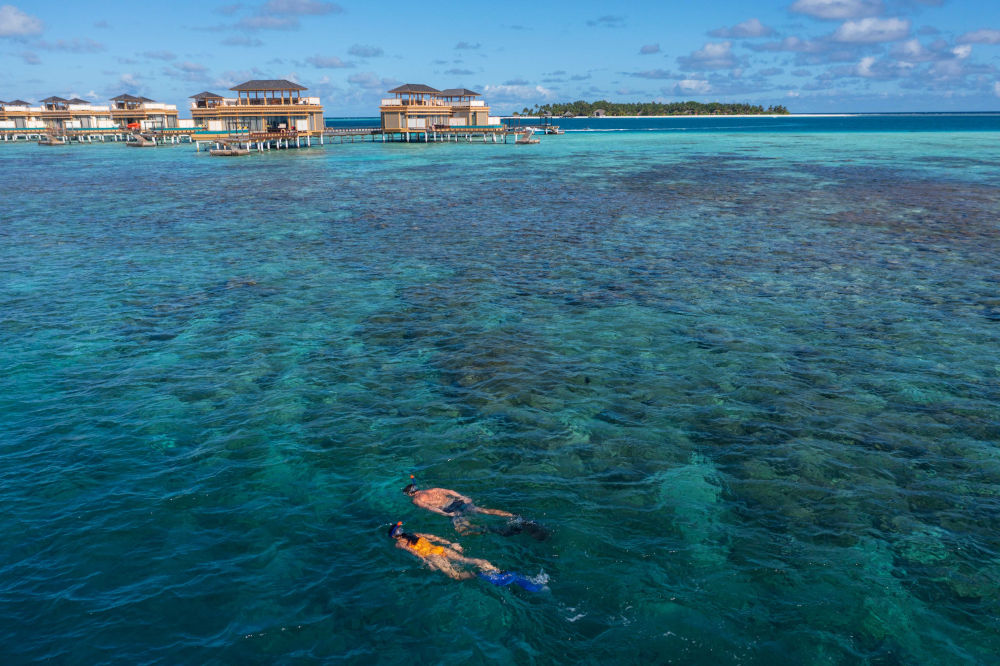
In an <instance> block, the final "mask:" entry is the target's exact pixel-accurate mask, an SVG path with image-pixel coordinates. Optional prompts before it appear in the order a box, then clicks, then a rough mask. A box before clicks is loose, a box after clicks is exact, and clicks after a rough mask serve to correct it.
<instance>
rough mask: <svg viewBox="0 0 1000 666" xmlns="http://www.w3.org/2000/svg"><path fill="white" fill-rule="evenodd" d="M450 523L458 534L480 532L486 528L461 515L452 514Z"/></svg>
mask: <svg viewBox="0 0 1000 666" xmlns="http://www.w3.org/2000/svg"><path fill="white" fill-rule="evenodd" d="M451 524H452V526H453V527H454V528H455V531H456V532H458V533H459V534H482V533H483V532H485V531H486V530H484V529H483V528H481V527H478V526H476V525H473V524H472V523H470V522H469V520H468V518H465V517H463V516H452V519H451Z"/></svg>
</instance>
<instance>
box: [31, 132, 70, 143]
mask: <svg viewBox="0 0 1000 666" xmlns="http://www.w3.org/2000/svg"><path fill="white" fill-rule="evenodd" d="M66 143H67V141H66V137H65V136H63V135H59V134H48V135H46V136H44V137H42V138H41V139H39V140H38V145H39V146H65V145H66Z"/></svg>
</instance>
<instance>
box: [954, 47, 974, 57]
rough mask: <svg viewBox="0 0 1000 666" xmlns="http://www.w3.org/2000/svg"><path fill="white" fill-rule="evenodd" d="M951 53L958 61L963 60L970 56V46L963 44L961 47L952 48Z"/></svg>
mask: <svg viewBox="0 0 1000 666" xmlns="http://www.w3.org/2000/svg"><path fill="white" fill-rule="evenodd" d="M951 52H952V53H953V54H954V56H955V57H956V58H958V59H959V60H965V59H966V58H968V57H969V56H970V55H972V45H971V44H963V45H962V46H956V47H955V48H953V49H952V50H951Z"/></svg>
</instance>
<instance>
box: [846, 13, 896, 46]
mask: <svg viewBox="0 0 1000 666" xmlns="http://www.w3.org/2000/svg"><path fill="white" fill-rule="evenodd" d="M909 34H910V21H909V19H900V18H888V19H879V18H863V19H859V20H857V21H847V22H845V23H844V24H843V25H841V26H840V27H839V28H837V31H836V32H834V33H833V39H834V41H837V42H848V43H851V44H877V43H879V42H895V41H897V40H900V39H904V38H905V37H906V36H907V35H909Z"/></svg>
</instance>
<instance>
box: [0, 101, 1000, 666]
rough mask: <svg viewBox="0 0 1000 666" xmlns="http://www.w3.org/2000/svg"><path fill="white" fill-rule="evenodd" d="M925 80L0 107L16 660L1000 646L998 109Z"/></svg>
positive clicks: (547, 655)
mask: <svg viewBox="0 0 1000 666" xmlns="http://www.w3.org/2000/svg"><path fill="white" fill-rule="evenodd" d="M918 118H919V120H918V121H912V122H920V123H929V124H925V125H924V126H923V128H922V129H921V128H916V129H918V130H919V131H913V130H914V129H915V128H914V127H909V128H908V131H905V132H904V131H898V130H899V129H902V128H903V127H902V126H903V125H905V124H907V123H910V122H911V120H910V119H909V118H905V119H899V120H898V122H899V123H900V125H893V124H892V122H891V119H890V120H882V119H880V120H878V121H877V122H878V123H888V125H886V124H883V125H881V126H880V127H866V128H865V130H864V131H843V130H842V128H839V127H838V126H837V125H836V123H841V122H843V123H849V122H856V123H861V124H864V123H866V122H869V121H868V120H858V121H851V120H849V119H843V120H841V119H819V120H815V121H813V120H810V119H802V120H803V121H804V122H806V124H807V125H808V127H807V128H804V129H802V130H801V131H792V130H782V131H772V130H773V128H771V129H768V126H767V125H766V123H764V120H765V119H752V121H753V122H756V123H760V124H759V125H758V126H757V127H758V129H757V130H756V131H752V132H747V131H741V130H739V129H738V128H733V127H730V128H728V129H727V128H724V127H717V128H716V129H714V130H709V129H708V128H706V127H704V126H701V128H700V130H701V131H693V132H692V131H661V132H651V131H646V132H638V131H637V132H580V133H567V134H566V135H563V136H556V137H543V138H542V143H541V144H539V145H537V146H514V145H502V144H499V145H493V144H489V145H483V144H475V143H473V144H471V145H469V144H457V145H456V144H432V145H423V144H419V145H418V144H409V145H407V144H385V145H383V144H372V143H356V144H350V143H347V144H336V145H331V146H327V147H325V148H314V149H302V150H290V151H271V152H269V153H266V154H262V155H251V156H249V157H246V158H238V159H219V158H212V157H209V156H207V155H206V154H204V153H195V152H194V151H193V150H192V149H189V148H188V147H187V146H179V147H169V148H162V147H161V148H156V149H151V150H134V149H128V148H125V147H124V146H121V145H104V146H101V145H96V146H68V147H61V148H55V147H53V148H42V147H39V146H36V145H33V144H19V145H2V146H0V168H2V170H3V173H4V174H5V180H6V182H7V186H6V190H5V192H6V194H7V204H6V205H5V206H4V207H3V210H2V212H0V266H2V267H3V270H2V272H0V367H2V368H3V373H0V423H2V424H3V425H2V429H0V432H2V437H0V463H2V464H0V500H2V503H3V506H4V508H5V511H4V513H3V517H2V518H0V599H2V604H0V619H2V623H0V657H2V662H3V663H26V662H30V661H39V660H46V659H47V660H50V661H52V662H53V663H69V664H93V663H121V664H143V663H164V664H177V663H351V664H353V663H357V664H367V663H373V662H374V663H397V662H400V661H404V660H405V661H411V662H417V663H419V662H430V663H504V664H506V663H538V664H548V663H565V664H577V663H593V664H606V663H644V664H645V663H681V664H785V663H787V664H853V663H871V664H985V663H996V662H997V659H996V655H997V654H1000V638H998V637H1000V619H998V618H1000V450H998V444H997V443H998V440H1000V410H998V408H997V404H998V401H1000V363H998V360H997V359H998V355H997V350H998V349H1000V229H998V219H1000V215H998V212H1000V187H998V185H997V183H1000V132H997V131H996V130H997V129H998V128H997V126H996V119H995V118H993V119H990V120H984V119H983V118H980V117H969V116H961V117H948V118H942V117H934V118H935V119H931V117H927V118H925V117H922V116H921V117H918ZM733 120H737V119H733ZM739 120H742V121H745V120H746V119H739ZM784 120H785V119H781V120H779V121H775V122H784ZM588 122H592V121H588ZM685 122H687V123H690V124H692V125H695V124H697V123H698V122H719V121H718V119H686V120H685ZM871 122H876V121H871ZM984 122H989V123H993V125H988V126H987V127H985V128H984V127H983V126H982V125H980V123H984ZM824 123H826V124H824ZM934 123H937V124H934ZM855 127H857V126H855ZM942 128H943V129H942ZM984 130H988V131H984ZM410 474H415V475H416V476H417V479H418V481H419V482H420V483H421V484H423V485H428V486H429V485H440V486H444V487H448V488H454V489H457V490H459V491H461V492H464V493H466V494H468V495H471V496H472V497H473V498H475V499H476V500H477V501H478V502H480V503H481V504H483V505H484V506H490V507H498V508H505V509H509V510H511V511H515V512H518V513H521V514H524V515H525V516H527V517H532V518H535V519H537V520H539V521H540V522H542V523H544V524H545V525H546V526H548V527H549V528H551V529H552V531H553V533H552V536H551V538H549V539H548V540H546V541H541V542H539V541H535V540H533V539H531V538H529V537H528V536H527V535H524V534H522V535H518V536H511V537H501V536H498V535H496V534H482V535H470V536H463V537H459V536H457V535H456V534H455V533H454V531H453V530H452V527H451V525H450V524H449V522H448V521H447V519H445V518H444V517H441V516H436V515H433V514H431V513H429V512H420V511H418V510H416V509H415V507H413V506H412V505H411V504H409V502H408V499H407V498H406V497H405V496H404V495H402V494H401V493H400V488H401V487H402V486H403V485H404V484H405V483H406V482H407V480H408V476H409V475H410ZM397 520H403V521H405V522H406V525H407V526H408V527H409V528H410V529H413V530H418V531H424V532H428V533H433V534H437V535H441V536H444V537H447V538H449V539H451V540H458V541H461V543H462V544H463V546H464V547H465V551H466V553H467V554H469V555H471V556H473V557H478V558H485V559H488V560H490V561H491V562H494V563H496V564H497V565H498V566H500V567H503V568H510V569H516V570H519V571H522V572H524V573H526V574H531V575H535V574H538V573H539V572H543V571H544V572H545V573H546V574H547V575H548V576H549V577H550V581H549V588H550V589H549V591H547V592H541V593H535V594H531V593H527V592H524V591H522V590H520V589H517V588H515V589H506V588H504V589H501V588H496V587H493V586H490V585H488V584H486V583H484V582H482V581H479V580H472V581H461V582H456V581H452V580H450V579H448V578H446V577H445V576H443V575H442V574H440V573H438V572H434V571H430V570H428V569H426V568H424V567H422V566H421V564H420V562H419V561H418V560H416V559H415V558H413V557H410V556H409V555H407V554H406V553H404V552H402V551H400V550H398V549H396V548H393V547H392V543H391V542H390V541H389V540H388V539H387V538H386V536H385V531H386V528H387V527H388V526H389V525H390V524H391V523H393V522H395V521H397ZM501 524H502V521H501Z"/></svg>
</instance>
